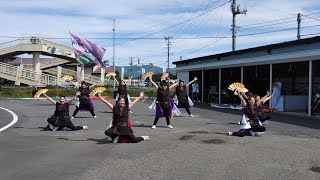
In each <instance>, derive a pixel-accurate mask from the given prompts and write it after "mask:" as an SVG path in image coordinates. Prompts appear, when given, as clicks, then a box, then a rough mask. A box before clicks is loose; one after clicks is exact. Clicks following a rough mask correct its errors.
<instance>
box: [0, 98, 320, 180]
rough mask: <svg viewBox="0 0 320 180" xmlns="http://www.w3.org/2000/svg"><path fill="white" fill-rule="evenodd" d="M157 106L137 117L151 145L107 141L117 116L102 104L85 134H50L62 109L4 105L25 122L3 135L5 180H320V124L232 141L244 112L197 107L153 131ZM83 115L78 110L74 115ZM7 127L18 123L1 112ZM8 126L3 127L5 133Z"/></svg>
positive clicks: (141, 106) (286, 121)
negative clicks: (109, 127) (53, 120)
mask: <svg viewBox="0 0 320 180" xmlns="http://www.w3.org/2000/svg"><path fill="white" fill-rule="evenodd" d="M148 103H151V102H150V101H146V102H145V103H138V104H137V105H136V106H135V107H134V108H133V114H130V118H131V121H132V123H133V131H134V134H135V135H136V136H141V135H148V136H150V139H151V140H150V141H143V142H140V143H137V144H113V143H110V142H109V141H108V140H107V139H106V137H105V135H104V130H105V129H106V124H107V123H109V121H110V120H111V116H112V113H111V111H110V110H109V109H108V108H107V107H106V105H105V104H103V103H102V102H99V101H94V105H95V110H96V114H97V116H98V119H93V118H92V117H91V115H90V113H89V112H80V113H78V115H77V117H76V118H75V119H74V120H73V123H74V124H75V125H87V126H88V127H89V129H88V130H81V131H74V132H72V131H56V132H49V131H42V128H43V127H45V126H46V125H47V123H46V119H47V118H48V117H49V116H50V115H51V114H52V113H53V111H54V106H53V105H52V104H50V102H49V101H46V100H0V107H4V108H7V109H10V110H12V111H14V112H15V113H16V114H17V115H18V117H19V120H18V122H17V123H16V124H14V125H13V126H12V127H10V128H8V129H6V130H4V131H2V132H0V144H1V146H0V152H1V153H0V173H1V179H22V178H23V179H55V180H56V179H117V180H118V179H320V151H319V147H320V130H319V129H320V120H319V119H317V118H301V117H295V116H287V115H283V114H277V113H276V114H273V117H272V120H271V121H270V122H269V124H268V125H266V128H267V131H266V133H265V134H264V135H262V136H259V137H243V138H240V137H232V136H227V135H225V133H226V132H228V131H237V130H238V128H239V127H238V125H237V124H236V123H237V121H238V120H239V119H240V114H241V112H240V111H237V110H221V109H214V108H210V107H209V106H208V105H206V104H196V107H194V108H192V109H191V112H192V114H194V115H195V117H194V118H191V117H188V116H187V113H186V111H185V110H183V109H181V112H182V113H183V114H182V116H181V117H174V118H173V120H172V126H173V127H174V129H168V128H166V127H165V119H160V121H159V123H158V126H157V128H156V129H154V130H153V129H151V128H150V127H151V125H152V123H153V119H154V114H155V111H154V110H150V109H148V106H149V104H148ZM74 109H75V107H74V106H72V107H71V112H73V110H74ZM0 116H1V118H0V119H1V120H0V125H1V127H2V126H4V125H6V124H7V123H9V122H10V121H11V120H12V117H11V115H10V114H8V113H7V112H6V111H2V110H0ZM1 127H0V128H1Z"/></svg>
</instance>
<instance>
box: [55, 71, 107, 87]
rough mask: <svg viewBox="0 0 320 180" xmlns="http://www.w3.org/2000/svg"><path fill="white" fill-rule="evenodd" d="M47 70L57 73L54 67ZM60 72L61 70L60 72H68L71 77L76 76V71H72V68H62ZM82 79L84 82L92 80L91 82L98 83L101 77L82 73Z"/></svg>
mask: <svg viewBox="0 0 320 180" xmlns="http://www.w3.org/2000/svg"><path fill="white" fill-rule="evenodd" d="M49 70H50V71H52V72H54V73H57V71H58V70H57V69H56V68H51V69H49ZM61 72H62V74H69V75H71V76H73V77H77V71H73V70H70V69H65V68H62V70H61ZM84 80H85V81H86V82H92V83H95V84H100V81H101V79H100V78H99V77H96V76H92V75H89V74H85V75H84Z"/></svg>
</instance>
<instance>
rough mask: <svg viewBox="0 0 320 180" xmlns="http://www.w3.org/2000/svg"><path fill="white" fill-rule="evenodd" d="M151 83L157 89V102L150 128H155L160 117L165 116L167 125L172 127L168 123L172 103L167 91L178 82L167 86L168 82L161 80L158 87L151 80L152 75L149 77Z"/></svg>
mask: <svg viewBox="0 0 320 180" xmlns="http://www.w3.org/2000/svg"><path fill="white" fill-rule="evenodd" d="M149 80H150V82H151V84H152V85H153V86H154V88H155V89H156V90H157V102H156V117H155V119H154V122H153V125H152V127H151V128H152V129H155V128H156V127H157V126H156V125H157V123H158V121H159V119H160V118H162V117H165V118H166V121H167V127H168V128H170V129H172V128H173V127H172V126H171V125H170V118H171V115H172V107H173V105H174V103H173V101H172V99H171V98H170V96H169V91H170V90H171V89H172V88H174V87H175V86H177V85H178V82H176V83H174V84H173V85H171V86H170V87H169V83H168V82H167V81H166V80H163V81H161V84H160V87H158V85H157V84H156V83H155V82H153V80H152V76H150V77H149Z"/></svg>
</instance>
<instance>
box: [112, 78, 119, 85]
mask: <svg viewBox="0 0 320 180" xmlns="http://www.w3.org/2000/svg"><path fill="white" fill-rule="evenodd" d="M113 80H114V81H116V85H117V86H119V82H118V80H117V79H116V77H115V76H113Z"/></svg>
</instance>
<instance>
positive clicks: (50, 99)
mask: <svg viewBox="0 0 320 180" xmlns="http://www.w3.org/2000/svg"><path fill="white" fill-rule="evenodd" d="M43 96H44V97H46V98H47V99H48V100H49V101H51V102H52V104H54V105H56V104H57V102H56V101H55V100H53V99H52V98H51V97H49V96H48V95H46V94H43Z"/></svg>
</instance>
